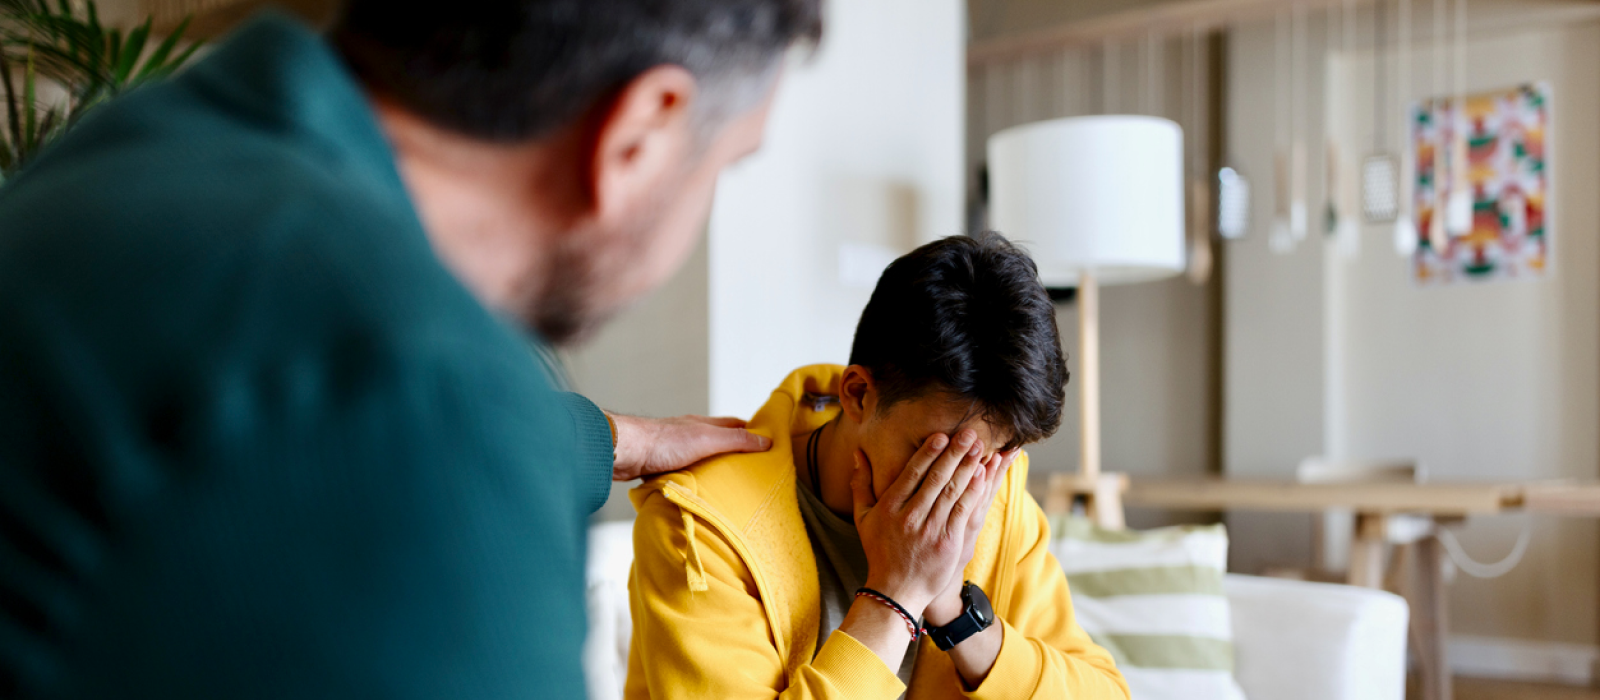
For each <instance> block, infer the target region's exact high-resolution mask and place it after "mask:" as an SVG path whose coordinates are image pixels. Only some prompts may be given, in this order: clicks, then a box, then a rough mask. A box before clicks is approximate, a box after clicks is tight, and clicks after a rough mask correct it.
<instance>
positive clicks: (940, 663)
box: [626, 233, 1128, 700]
mask: <svg viewBox="0 0 1600 700" xmlns="http://www.w3.org/2000/svg"><path fill="white" fill-rule="evenodd" d="M850 363H851V364H850V366H848V367H839V366H835V365H816V366H811V367H802V368H800V369H798V370H796V371H795V372H794V373H793V374H791V375H789V377H788V378H787V379H785V380H784V382H783V383H782V384H781V385H779V386H778V388H777V390H775V391H774V392H773V393H772V399H771V400H770V401H768V402H767V404H766V406H764V407H763V408H762V409H761V411H760V412H758V413H757V414H756V415H755V417H754V418H753V419H752V420H751V422H750V426H751V429H752V430H754V431H756V432H760V433H762V434H765V435H767V436H769V437H771V438H772V439H773V442H774V443H775V448H774V449H773V450H771V451H770V452H767V453H762V454H746V455H728V456H723V457H718V458H715V459H712V460H709V461H707V462H703V463H701V464H699V465H697V466H695V467H692V468H690V469H688V470H686V471H683V472H679V473H676V474H669V475H666V476H663V477H659V478H656V479H653V480H651V481H647V482H646V483H645V484H644V485H643V486H641V487H639V488H638V489H636V490H635V491H634V494H633V500H634V503H635V505H636V507H637V508H638V510H639V519H638V521H637V522H636V523H635V526H634V545H635V560H634V569H633V574H632V578H631V583H630V586H629V593H630V597H631V600H632V610H633V618H634V636H633V644H632V649H631V651H630V653H629V664H628V680H627V686H626V688H627V691H626V692H627V696H628V697H629V698H630V699H635V700H637V699H643V698H658V699H659V698H723V699H729V700H731V699H737V698H752V699H754V698H770V697H773V696H775V695H776V696H778V697H782V698H793V699H796V700H798V699H800V698H840V699H844V698H849V699H850V700H875V699H882V700H893V698H896V697H900V696H901V695H902V694H903V693H904V694H905V696H906V697H910V698H914V699H922V698H957V697H962V696H968V697H975V698H993V699H995V700H1000V699H1003V698H1074V699H1075V700H1110V699H1112V698H1116V699H1120V700H1125V699H1126V698H1127V697H1128V688H1127V684H1126V683H1125V682H1124V681H1123V679H1122V676H1121V674H1119V673H1118V672H1117V670H1116V666H1115V664H1114V662H1113V661H1112V659H1111V656H1110V654H1108V653H1107V652H1106V651H1105V650H1104V649H1101V648H1100V647H1099V646H1097V645H1095V644H1094V643H1093V642H1092V641H1090V640H1089V637H1088V635H1087V634H1085V633H1084V631H1083V629H1082V628H1081V627H1079V626H1078V624H1077V623H1076V622H1075V621H1074V618H1073V613H1072V598H1071V596H1070V595H1069V594H1068V591H1067V580H1066V577H1065V575H1064V574H1063V573H1062V570H1061V566H1060V564H1058V563H1057V562H1056V561H1055V558H1054V557H1052V556H1051V555H1050V553H1049V551H1048V550H1047V549H1046V546H1045V545H1046V542H1047V539H1048V533H1049V527H1048V525H1047V523H1046V522H1045V518H1044V514H1043V512H1041V511H1040V509H1039V506H1038V505H1037V504H1036V503H1034V501H1033V499H1032V498H1031V497H1030V496H1029V495H1028V492H1027V490H1026V485H1027V457H1026V456H1025V455H1021V454H1020V447H1021V446H1022V445H1024V444H1027V443H1031V442H1034V441H1037V440H1041V439H1043V438H1045V437H1048V436H1049V435H1050V434H1051V433H1053V432H1055V430H1056V428H1057V427H1058V426H1059V425H1060V423H1061V405H1062V401H1063V399H1064V395H1065V392H1064V386H1065V384H1066V381H1067V372H1066V365H1065V363H1064V361H1063V359H1062V355H1061V341H1060V338H1059V337H1058V335H1057V332H1056V325H1055V310H1054V308H1053V307H1052V306H1051V304H1050V300H1049V298H1048V296H1047V295H1046V294H1045V290H1044V288H1043V287H1042V286H1041V285H1040V284H1039V279H1038V272H1037V271H1036V269H1035V267H1034V264H1033V261H1032V260H1030V259H1029V258H1028V257H1027V255H1026V254H1024V253H1023V252H1021V251H1020V250H1018V249H1016V248H1014V247H1012V245H1011V244H1010V243H1008V242H1007V241H1006V240H1005V239H1004V238H1002V237H1001V236H1000V235H999V234H995V233H985V234H981V235H979V236H976V237H973V238H967V237H956V238H948V239H944V240H942V241H938V242H935V243H931V244H928V245H926V246H923V247H922V248H919V249H917V250H916V251H913V252H912V253H910V254H908V255H906V256H905V257H902V258H900V259H899V260H897V261H895V262H894V264H892V265H890V266H889V268H888V270H886V271H885V272H884V274H883V276H882V278H880V279H879V281H878V286H877V289H876V290H874V291H873V294H872V298H871V301H869V302H868V304H867V308H866V310H865V311H864V312H863V313H862V315H861V321H860V325H859V326H858V327H857V330H856V338H855V344H854V347H853V348H852V349H851V352H850ZM947 445H948V447H947ZM1008 465H1009V467H1008ZM919 483H920V484H921V486H920V487H919V486H918V484H919ZM924 629H925V631H924ZM908 689H909V690H908Z"/></svg>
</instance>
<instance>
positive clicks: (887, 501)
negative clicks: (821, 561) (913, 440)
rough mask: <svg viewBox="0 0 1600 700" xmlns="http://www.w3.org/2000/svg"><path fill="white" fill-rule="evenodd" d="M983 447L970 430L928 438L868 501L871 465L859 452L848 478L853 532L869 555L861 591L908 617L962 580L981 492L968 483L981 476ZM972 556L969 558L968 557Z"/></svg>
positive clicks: (919, 613)
mask: <svg viewBox="0 0 1600 700" xmlns="http://www.w3.org/2000/svg"><path fill="white" fill-rule="evenodd" d="M982 454H983V445H982V443H980V442H979V441H978V438H977V435H976V434H975V433H973V432H972V431H971V430H963V431H961V432H960V433H958V434H957V435H956V438H955V439H954V440H950V439H948V438H946V437H945V436H944V435H941V434H934V435H932V436H930V437H929V438H928V439H927V440H926V441H924V442H923V444H922V448H921V449H919V450H917V453H916V454H915V455H913V456H912V457H911V461H910V462H909V463H907V464H906V468H905V469H904V470H902V471H901V472H900V475H899V476H898V477H896V478H895V481H894V483H893V484H891V485H890V486H889V489H888V490H887V491H885V492H884V494H883V500H881V501H879V500H876V499H875V498H874V497H873V489H872V468H871V467H870V466H869V465H868V464H867V463H866V457H864V456H863V455H862V454H861V453H860V452H859V451H858V452H857V453H856V469H855V473H854V475H853V476H852V477H851V479H850V490H851V494H852V496H853V498H854V500H855V521H856V529H857V530H859V531H860V533H861V546H862V549H864V550H866V555H867V587H868V588H872V589H875V590H877V591H879V592H882V593H883V594H884V595H887V596H889V597H890V598H893V599H894V600H895V602H897V603H899V604H900V605H901V606H903V607H904V608H905V609H906V611H907V612H909V613H910V614H912V615H914V616H920V615H922V614H923V610H924V609H925V608H926V607H927V606H928V604H929V603H930V602H932V601H933V599H934V597H935V596H937V595H938V594H939V593H940V592H941V591H942V590H943V589H944V588H945V586H946V585H947V584H948V583H949V581H950V577H951V575H952V574H951V572H952V571H954V572H955V575H956V576H959V575H960V572H961V569H962V568H963V567H965V565H966V561H965V559H963V558H962V548H963V545H964V544H965V542H966V540H967V526H968V524H969V523H970V522H971V520H972V518H971V513H972V510H973V509H974V508H976V507H977V506H978V505H979V503H978V499H979V497H980V496H981V494H977V493H975V492H974V491H973V490H972V489H971V488H970V485H971V484H974V483H979V484H981V482H982V480H981V479H975V478H974V477H976V476H978V475H979V474H981V473H983V472H984V471H985V465H984V462H983V460H982V459H980V458H979V456H980V455H982ZM966 556H967V557H969V558H970V556H971V555H970V553H969V554H967V555H966Z"/></svg>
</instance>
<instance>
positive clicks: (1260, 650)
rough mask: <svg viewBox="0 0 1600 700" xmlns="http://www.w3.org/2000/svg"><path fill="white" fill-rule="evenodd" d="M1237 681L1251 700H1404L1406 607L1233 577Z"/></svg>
mask: <svg viewBox="0 0 1600 700" xmlns="http://www.w3.org/2000/svg"><path fill="white" fill-rule="evenodd" d="M1222 585H1223V589H1224V590H1225V591H1227V594H1228V601H1229V603H1230V605H1231V607H1232V610H1233V630H1234V635H1235V636H1234V649H1235V661H1236V664H1237V667H1236V668H1235V670H1234V674H1235V676H1236V677H1237V678H1238V679H1239V683H1240V685H1242V686H1244V689H1245V691H1246V692H1248V693H1249V694H1250V700H1403V699H1404V698H1405V690H1406V625H1407V621H1408V616H1409V615H1410V612H1409V610H1408V608H1407V606H1406V601H1405V599H1403V598H1401V597H1400V596H1397V595H1395V594H1393V593H1387V592H1385V591H1376V590H1371V589H1367V588H1357V587H1355V586H1343V585H1338V584H1331V583H1311V582H1306V581H1287V580H1282V579H1271V578H1260V577H1256V576H1240V575H1237V574H1229V575H1228V576H1227V578H1225V579H1224V580H1223V583H1222Z"/></svg>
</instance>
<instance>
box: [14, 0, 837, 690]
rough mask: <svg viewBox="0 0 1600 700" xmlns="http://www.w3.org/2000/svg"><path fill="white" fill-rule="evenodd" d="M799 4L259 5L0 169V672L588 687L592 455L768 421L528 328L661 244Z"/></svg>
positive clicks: (767, 0)
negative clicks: (599, 396)
mask: <svg viewBox="0 0 1600 700" xmlns="http://www.w3.org/2000/svg"><path fill="white" fill-rule="evenodd" d="M819 12H820V10H819V7H818V1H817V0H653V1H651V0H520V1H518V0H498V1H496V0H463V1H460V2H445V3H434V2H419V1H416V0H406V1H397V0H354V1H353V2H350V3H348V8H347V10H346V11H345V13H344V15H343V17H342V19H341V20H340V21H339V22H338V25H337V27H336V28H335V29H334V31H333V33H332V36H331V41H324V40H323V39H322V38H320V37H317V36H315V35H313V34H311V33H309V32H308V31H307V30H306V29H304V28H303V27H301V26H299V25H297V24H294V23H292V22H290V21H287V20H284V19H278V18H267V19H263V20H260V21H257V22H256V23H254V24H253V25H251V26H250V27H249V28H247V29H245V30H243V31H241V32H240V33H239V34H238V35H236V36H235V37H233V38H232V39H230V40H228V41H227V42H225V43H224V44H222V45H221V46H219V47H217V48H216V49H215V50H214V52H212V54H211V55H210V56H209V57H208V58H206V59H205V60H203V61H202V62H200V63H199V64H198V65H196V66H194V67H193V68H192V69H190V70H188V71H186V72H185V73H184V74H182V75H180V76H179V77H177V78H176V79H174V80H172V81H169V82H166V83H163V84H160V85H156V86H153V87H150V88H148V89H144V90H141V91H139V92H138V93H135V94H133V95H130V96H128V97H126V98H124V99H122V100H120V101H118V102H115V103H112V104H111V105H108V106H106V107H104V108H102V109H101V110H99V111H98V112H97V113H95V114H93V115H91V116H90V117H89V118H88V119H86V120H85V122H84V123H82V124H81V125H79V126H78V127H77V128H76V130H75V132H74V133H72V134H71V135H69V136H68V137H67V138H66V139H65V141H63V142H62V143H60V144H59V145H58V146H57V147H55V148H54V149H52V150H51V151H50V152H49V153H46V154H45V155H43V156H42V157H41V158H40V159H39V160H37V161H36V162H34V163H33V164H32V165H31V166H30V167H29V168H28V169H27V170H26V171H25V172H23V173H21V174H20V175H18V176H17V177H15V178H13V179H11V180H10V181H8V183H7V185H6V187H5V189H4V190H0V226H3V227H4V228H3V230H0V697H6V698H14V697H20V698H32V697H50V698H110V697H160V698H185V697H204V698H251V697H262V698H269V697H270V698H314V697H387V698H411V697H415V698H430V699H431V698H467V697H472V698H490V697H518V698H525V697H559V698H576V697H581V696H582V695H583V686H582V678H581V672H580V663H579V655H580V647H581V644H582V638H583V634H584V611H583V609H582V605H581V604H580V603H579V601H581V600H582V599H583V597H582V592H583V561H584V555H585V551H584V549H585V548H584V533H585V531H586V528H585V523H586V518H587V516H588V515H589V513H590V512H591V511H593V510H594V509H595V508H596V507H597V506H598V505H600V503H601V502H603V500H604V498H605V494H606V493H607V490H608V485H609V481H610V480H611V478H612V477H613V476H614V477H616V478H618V479H630V478H634V477H636V476H639V475H641V474H644V473H650V472H654V471H659V470H661V469H670V468H676V467H681V466H683V465H685V464H688V463H690V462H693V461H696V460H698V459H700V458H702V457H704V456H706V455H708V454H711V453H715V452H720V451H725V450H730V449H745V450H759V449H764V448H765V447H766V445H767V444H768V443H766V442H764V441H762V440H760V439H757V438H754V437H751V436H749V435H748V434H746V433H744V432H743V431H742V430H737V429H736V427H737V425H738V424H737V422H733V423H729V422H717V421H711V422H706V421H697V420H694V419H678V420H674V421H662V422H649V421H642V420H637V419H629V418H626V417H621V416H618V417H615V421H614V425H613V424H612V421H611V420H609V419H608V417H607V416H606V415H604V414H602V413H601V412H600V411H599V410H598V409H596V408H595V407H594V406H593V404H590V403H588V402H587V401H584V400H582V399H581V398H578V397H576V396H573V395H569V394H562V393H560V392H558V391H556V390H555V388H554V382H553V380H552V379H551V377H550V376H549V375H548V373H547V372H546V371H545V370H543V369H542V368H541V366H540V365H539V364H538V362H537V361H536V360H535V356H536V354H542V353H544V352H545V350H546V349H547V348H546V346H548V345H560V344H565V343H568V342H571V341H573V340H575V339H579V338H582V337H583V336H584V335H585V334H586V333H588V332H589V331H590V330H591V329H592V328H594V327H595V326H596V325H597V324H599V323H600V322H601V321H602V320H604V319H605V318H606V317H607V316H608V315H610V314H611V313H612V312H614V311H615V310H616V309H618V308H619V307H622V306H623V305H625V304H626V303H628V302H629V301H630V300H632V299H634V298H636V297H638V296H639V295H640V294H642V293H644V292H646V291H647V290H649V289H651V288H652V287H655V286H656V285H657V284H659V283H660V282H661V281H662V280H664V279H666V278H667V277H668V276H669V275H670V274H671V273H672V271H673V270H674V269H676V268H677V266H678V264H679V263H680V262H681V261H682V260H683V258H684V257H685V255H686V253H687V251H689V250H690V249H691V247H692V245H693V241H694V237H695V236H696V235H697V232H698V230H699V229H700V226H701V223H702V220H703V219H704V217H705V214H706V211H707V207H708V204H709V201H710V198H711V193H712V188H713V185H714V183H715V180H716V176H717V173H718V172H719V171H720V170H721V169H722V168H723V167H724V166H726V165H727V164H729V163H731V162H733V161H735V160H737V159H739V158H740V157H742V156H744V155H745V154H747V153H749V152H751V151H752V150H753V149H755V148H756V147H757V145H758V144H759V142H760V139H761V133H762V129H763V123H764V121H765V119H766V114H767V109H768V106H769V105H770V103H771V100H772V95H773V91H774V90H775V89H776V84H777V80H778V74H779V72H780V64H781V61H782V57H783V56H784V54H785V53H786V51H787V50H788V48H789V47H790V46H791V45H793V44H796V43H797V42H798V43H806V42H814V41H815V40H816V39H817V37H818V34H819V32H820V18H819ZM517 326H522V327H525V328H527V329H529V330H531V331H532V333H533V336H532V343H533V345H534V346H535V347H534V350H535V351H536V352H531V351H530V348H529V342H528V341H529V339H528V338H527V337H524V336H523V335H522V334H521V329H519V328H517ZM613 450H615V452H614V453H613Z"/></svg>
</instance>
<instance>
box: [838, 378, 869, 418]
mask: <svg viewBox="0 0 1600 700" xmlns="http://www.w3.org/2000/svg"><path fill="white" fill-rule="evenodd" d="M839 405H840V406H841V407H843V408H844V416H845V418H848V419H850V421H851V422H852V423H857V424H860V423H863V422H865V420H866V417H867V415H868V414H869V413H871V412H872V411H875V410H877V406H878V390H877V386H876V385H875V384H874V383H873V381H872V370H869V369H867V368H865V367H862V366H861V365H850V366H849V367H846V368H844V376H843V377H840V378H839Z"/></svg>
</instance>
